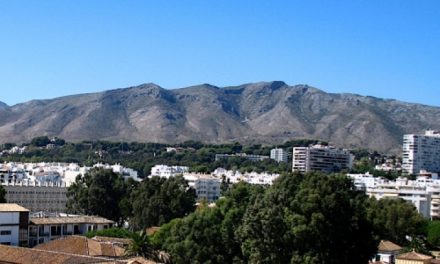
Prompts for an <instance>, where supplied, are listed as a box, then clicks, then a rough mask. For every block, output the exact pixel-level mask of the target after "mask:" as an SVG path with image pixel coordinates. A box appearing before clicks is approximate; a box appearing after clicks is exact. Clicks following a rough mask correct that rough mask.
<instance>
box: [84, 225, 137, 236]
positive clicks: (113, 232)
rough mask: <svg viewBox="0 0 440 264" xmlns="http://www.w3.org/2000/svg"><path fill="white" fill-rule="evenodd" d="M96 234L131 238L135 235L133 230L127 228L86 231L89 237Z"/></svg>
mask: <svg viewBox="0 0 440 264" xmlns="http://www.w3.org/2000/svg"><path fill="white" fill-rule="evenodd" d="M94 236H103V237H119V238H131V237H132V236H133V232H131V231H130V230H128V229H125V228H120V227H113V228H107V229H103V230H93V231H89V232H87V233H86V237H88V238H92V237H94Z"/></svg>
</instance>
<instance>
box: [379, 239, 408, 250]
mask: <svg viewBox="0 0 440 264" xmlns="http://www.w3.org/2000/svg"><path fill="white" fill-rule="evenodd" d="M378 250H379V251H387V252H389V251H399V250H402V247H401V246H399V245H397V244H394V243H393V242H391V241H388V240H381V241H380V243H379V246H378Z"/></svg>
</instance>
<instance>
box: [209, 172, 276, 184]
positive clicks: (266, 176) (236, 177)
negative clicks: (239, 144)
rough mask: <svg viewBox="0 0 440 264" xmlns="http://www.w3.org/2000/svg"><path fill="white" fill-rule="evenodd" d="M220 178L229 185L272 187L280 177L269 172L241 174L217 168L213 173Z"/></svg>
mask: <svg viewBox="0 0 440 264" xmlns="http://www.w3.org/2000/svg"><path fill="white" fill-rule="evenodd" d="M212 174H213V175H214V176H216V177H218V178H220V179H221V178H223V177H224V178H225V179H226V180H227V181H228V182H229V183H238V182H241V181H243V182H247V183H250V184H262V185H272V184H273V182H274V181H275V180H276V179H277V178H278V177H279V176H280V175H279V174H278V173H267V172H262V173H258V172H254V171H253V172H245V173H241V172H240V171H236V170H225V169H223V168H217V169H216V170H215V171H214V172H213V173H212Z"/></svg>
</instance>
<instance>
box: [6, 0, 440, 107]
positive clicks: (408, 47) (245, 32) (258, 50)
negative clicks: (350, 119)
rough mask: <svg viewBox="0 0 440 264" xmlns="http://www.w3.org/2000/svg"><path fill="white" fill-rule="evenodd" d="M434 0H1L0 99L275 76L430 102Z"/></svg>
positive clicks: (435, 43)
mask: <svg viewBox="0 0 440 264" xmlns="http://www.w3.org/2000/svg"><path fill="white" fill-rule="evenodd" d="M439 64H440V1H437V0H433V1H428V0H425V1H415V0H411V1H407V0H386V1H384V0H368V1H361V0H352V1H343V0H341V1H313V0H311V1H259V0H252V1H237V0H235V1H227V0H224V1H223V0H222V1H209V0H201V1H186V0H180V1H146V0H145V1H133V0H130V1H123V0H120V1H110V0H105V1H95V0H87V1H80V0H75V1H67V0H66V1H63V0H57V1H55V0H52V1H20V0H15V1H6V0H0V91H1V95H0V101H3V102H6V103H8V104H10V105H13V104H16V103H19V102H24V101H28V100H31V99H43V98H53V97H58V96H63V95H69V94H76V93H86V92H96V91H103V90H107V89H113V88H120V87H127V86H133V85H137V84H141V83H146V82H154V83H156V84H158V85H160V86H162V87H164V88H178V87H185V86H190V85H195V84H200V83H210V84H213V85H217V86H228V85H239V84H242V83H248V82H257V81H270V80H282V81H285V82H287V83H288V84H291V85H293V84H309V85H311V86H314V87H317V88H320V89H322V90H324V91H327V92H352V93H358V94H361V95H371V96H376V97H383V98H395V99H399V100H403V101H408V102H417V103H424V104H429V105H435V106H440V96H439V91H440V65H439Z"/></svg>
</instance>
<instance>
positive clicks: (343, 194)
mask: <svg viewBox="0 0 440 264" xmlns="http://www.w3.org/2000/svg"><path fill="white" fill-rule="evenodd" d="M366 199H367V198H366V196H365V194H363V193H361V192H358V191H356V190H355V187H354V186H353V183H352V182H351V180H350V179H348V178H347V177H346V176H345V175H324V174H321V173H307V174H305V175H303V174H300V173H295V174H293V175H284V176H281V177H280V178H279V179H278V180H277V181H276V183H275V184H274V185H273V186H272V187H271V188H270V189H268V191H267V192H266V193H265V195H264V197H263V198H262V199H258V200H256V201H255V203H254V204H253V205H252V206H250V207H249V208H248V210H247V212H246V214H245V216H244V219H243V224H242V225H241V227H240V229H239V230H238V232H239V234H240V238H241V241H242V250H243V254H244V255H245V256H246V257H247V258H248V261H249V263H324V264H331V263H367V262H368V259H369V258H370V256H371V255H372V254H373V253H374V252H375V251H376V246H377V240H375V239H374V237H373V236H372V227H371V225H370V223H369V222H368V221H367V219H366V216H365V213H366V212H365V201H366Z"/></svg>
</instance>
